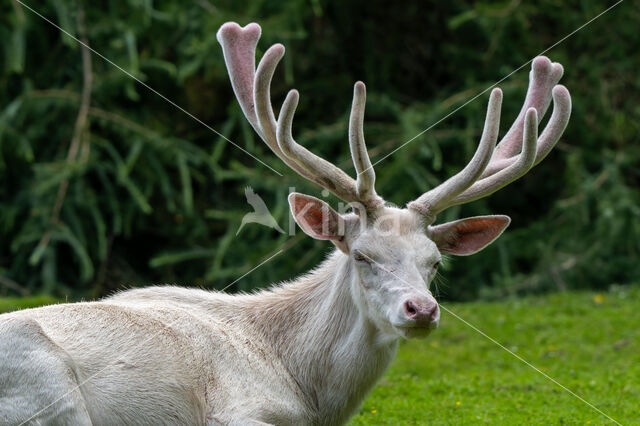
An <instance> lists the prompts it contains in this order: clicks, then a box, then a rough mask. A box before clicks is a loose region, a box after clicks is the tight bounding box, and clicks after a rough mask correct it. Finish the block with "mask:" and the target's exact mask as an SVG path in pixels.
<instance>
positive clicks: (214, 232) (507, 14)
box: [0, 0, 640, 299]
mask: <svg viewBox="0 0 640 426" xmlns="http://www.w3.org/2000/svg"><path fill="white" fill-rule="evenodd" d="M27 4H29V5H30V6H32V7H34V8H36V9H37V10H38V12H39V13H42V14H43V15H44V16H46V17H48V18H50V19H51V20H52V21H54V22H55V23H56V24H57V25H60V26H61V27H62V28H63V29H64V30H66V31H68V32H69V33H71V34H72V35H73V36H75V37H82V28H81V26H80V27H79V24H78V22H79V20H78V10H79V7H80V6H81V4H80V3H77V2H76V1H70V2H63V1H58V0H48V1H44V2H37V3H36V2H29V3H27ZM611 4H613V2H607V4H604V3H603V2H595V1H580V2H577V1H575V2H557V1H551V0H549V1H544V2H510V3H506V2H488V1H482V2H468V1H451V2H418V1H415V2H403V3H402V7H397V6H393V7H392V6H391V5H390V4H389V3H388V2H376V1H374V2H371V1H369V2H364V1H352V2H338V1H325V0H312V1H302V0H296V1H288V2H273V1H266V0H264V1H255V0H254V1H237V0H236V1H222V2H216V3H215V4H214V3H211V2H209V1H208V0H200V1H196V2H193V3H188V2H187V3H184V2H174V1H158V2H150V1H144V2H143V1H134V0H129V1H108V2H103V3H102V4H101V5H100V6H96V5H95V4H94V3H86V4H85V5H84V6H83V10H84V12H85V15H86V17H85V22H86V36H87V38H88V40H89V44H90V45H91V46H92V47H93V48H94V49H96V50H97V51H98V52H100V53H101V54H103V55H104V56H105V57H107V58H109V59H110V60H112V61H113V62H115V63H116V64H118V65H119V66H121V67H122V68H123V69H124V70H126V71H127V72H128V73H130V74H132V75H134V76H135V77H136V78H138V79H140V80H141V81H143V82H144V83H145V84H147V85H149V86H151V87H153V88H154V89H156V90H158V91H159V92H160V93H162V95H164V96H166V97H167V98H168V99H171V100H172V101H174V102H175V103H176V104H178V105H180V106H181V107H183V108H184V109H185V110H187V111H189V112H190V113H191V114H193V115H194V116H195V117H197V118H198V119H199V120H202V121H203V122H204V123H207V124H208V125H210V126H211V127H213V128H215V129H216V130H217V131H219V132H220V133H222V134H223V135H225V136H226V137H228V138H229V139H231V140H232V141H233V142H234V143H236V144H238V145H239V146H241V147H243V148H244V149H246V150H247V151H249V152H251V153H253V154H254V155H256V156H257V157H258V158H260V159H261V160H263V161H265V162H266V163H267V164H269V165H270V166H271V167H273V168H275V169H276V170H279V171H280V172H282V173H283V174H284V175H285V176H284V177H279V176H277V175H276V174H275V173H273V172H272V171H271V170H269V169H268V168H266V167H264V166H262V165H260V164H259V163H257V162H256V161H255V160H254V159H252V158H251V157H250V156H248V155H247V154H245V153H243V152H242V151H241V150H239V149H237V148H236V147H234V146H233V145H232V144H230V143H229V142H227V141H225V140H224V138H222V137H220V136H218V135H216V134H215V133H213V132H211V131H210V130H209V129H207V128H206V127H205V126H203V125H202V124H200V123H198V122H197V121H196V120H194V119H193V118H191V117H189V116H188V115H186V114H185V113H183V112H181V111H180V110H178V109H177V108H176V107H175V106H172V105H171V104H170V103H168V102H167V101H166V100H164V99H162V98H161V97H159V96H158V95H156V94H154V93H152V92H151V91H149V90H148V89H147V88H145V87H143V86H142V85H140V84H138V83H136V82H135V81H134V80H133V79H132V78H130V77H129V76H127V75H126V74H124V73H123V72H122V71H121V70H118V69H117V68H115V67H114V66H112V65H111V64H109V63H107V62H105V61H104V60H103V59H101V58H99V57H98V56H96V55H91V60H92V75H93V82H92V85H91V104H90V105H91V108H90V109H89V111H88V116H87V121H88V123H89V126H88V130H86V131H85V132H80V142H81V143H80V145H79V146H80V148H79V151H78V154H77V156H76V157H75V159H73V160H72V161H70V162H68V161H67V160H66V158H67V155H68V150H69V147H70V144H71V140H72V138H73V137H74V128H75V126H76V120H77V117H78V115H79V109H80V105H81V96H82V91H83V65H82V60H81V48H80V47H79V45H78V43H77V42H75V41H74V40H72V39H71V38H69V37H68V36H66V35H64V34H62V33H61V32H60V31H58V30H57V29H55V28H54V27H52V26H51V25H49V24H47V23H46V22H45V21H43V20H42V19H40V18H38V17H37V16H36V15H34V14H33V13H32V12H31V11H29V10H28V9H26V8H24V7H22V6H21V5H20V4H19V3H17V2H15V1H10V2H4V3H2V4H1V5H0V39H1V40H3V41H2V43H0V50H1V51H0V277H4V278H6V279H10V280H11V282H12V283H18V284H19V285H20V286H21V287H22V288H23V289H25V290H26V291H29V292H31V293H45V294H51V295H54V296H57V297H64V296H71V297H74V298H79V297H94V296H99V295H104V294H108V293H109V292H112V291H114V290H117V289H122V288H126V287H129V286H138V285H148V284H149V283H163V282H170V283H178V284H183V285H198V286H204V287H207V288H218V289H220V288H223V287H225V286H227V285H228V284H229V283H232V282H233V281H234V280H236V279H237V278H238V277H240V276H242V275H243V274H245V273H247V272H249V271H250V270H252V269H253V268H254V267H255V266H256V265H258V264H259V263H260V262H261V261H262V260H264V259H266V258H268V257H269V256H271V255H272V254H274V253H276V252H278V250H280V249H281V248H282V246H283V245H284V248H285V252H284V253H282V254H280V255H278V256H276V257H275V258H274V259H273V260H272V261H270V262H268V263H266V264H265V265H263V266H261V267H259V268H258V269H256V270H255V271H254V272H252V273H251V274H249V275H248V276H247V277H246V278H244V279H242V280H240V281H238V282H237V283H235V284H234V285H233V286H232V287H231V289H232V290H249V289H252V288H255V287H260V286H265V285H267V284H268V283H270V282H273V281H277V280H282V279H287V278H291V277H293V276H295V275H297V274H299V273H302V272H304V271H305V270H308V269H310V268H311V267H312V266H313V265H315V264H317V263H318V261H319V260H320V259H321V258H322V257H323V256H324V254H325V253H327V252H328V251H329V250H330V247H329V245H328V244H327V243H326V242H318V241H312V240H311V239H309V238H307V237H305V236H304V235H302V234H301V233H300V232H297V234H296V236H295V237H292V238H290V237H289V236H286V235H282V234H278V233H277V232H275V231H272V230H269V229H268V228H265V227H261V226H259V225H255V224H250V225H247V226H246V227H245V228H244V229H243V230H242V232H241V233H240V234H239V235H238V236H237V237H236V235H235V234H236V231H237V229H238V227H239V225H240V220H241V218H242V216H243V215H244V214H245V213H247V212H249V211H251V208H250V206H248V205H247V204H246V200H245V197H244V187H245V186H247V185H250V186H252V187H253V188H254V190H255V191H256V192H257V193H258V194H259V195H260V196H262V197H263V199H264V200H265V202H266V203H267V205H268V206H269V208H270V209H271V212H272V213H273V214H274V216H275V217H276V219H277V220H278V221H279V223H280V225H281V226H282V227H283V228H284V229H287V228H288V220H289V219H288V208H287V205H286V195H287V193H288V191H289V187H295V188H296V189H297V190H299V191H302V192H307V193H310V194H313V195H318V196H319V191H318V188H316V187H313V186H312V185H311V184H308V183H307V182H305V181H303V180H302V179H300V178H298V177H297V176H296V175H294V173H293V172H291V171H289V170H288V169H287V168H286V167H285V166H283V165H282V164H281V163H280V162H279V160H277V158H275V156H274V155H272V154H271V153H270V151H269V150H268V148H267V147H266V146H264V145H263V144H262V143H261V141H260V140H259V139H258V138H257V137H256V136H255V135H254V134H253V132H252V130H251V128H250V126H249V125H248V124H247V123H246V122H245V120H244V118H243V116H242V114H241V112H240V109H239V107H238V106H237V104H236V102H235V100H234V99H233V98H232V93H231V89H230V84H229V81H228V78H227V76H226V70H225V68H224V64H223V61H222V52H221V49H220V47H219V45H218V43H217V41H216V39H215V33H216V31H217V29H218V27H219V26H220V25H221V24H222V23H223V22H225V21H228V20H234V21H237V22H239V23H241V24H246V23H248V22H250V21H256V22H259V23H260V24H261V25H262V27H263V39H262V41H261V43H260V45H259V50H260V53H261V52H262V51H263V50H264V49H265V48H266V47H268V46H269V45H270V44H272V43H275V42H282V43H284V44H285V45H286V46H287V54H286V55H285V59H284V61H283V63H282V65H281V66H280V69H279V71H278V72H277V74H276V78H275V81H274V85H273V91H272V93H273V97H274V100H275V102H274V103H275V104H276V105H278V104H279V102H281V100H282V99H283V97H284V94H285V93H286V91H287V90H288V89H289V88H291V87H296V88H298V89H299V90H300V92H301V95H302V98H301V104H300V107H299V111H298V114H297V118H296V122H295V132H296V137H297V139H298V140H299V142H300V143H302V144H303V145H305V146H307V147H309V148H310V149H312V150H313V151H314V152H316V153H318V154H320V155H322V156H324V157H325V158H327V159H330V160H331V161H334V162H336V163H337V164H338V165H340V166H342V167H343V168H345V170H346V171H347V172H349V173H353V167H352V165H351V164H350V159H349V156H348V146H347V142H346V133H347V117H348V110H349V106H350V102H351V94H352V84H353V82H354V81H356V80H358V79H362V80H364V81H365V82H366V83H367V85H368V93H369V96H368V103H367V113H366V124H365V131H366V136H367V142H368V146H369V148H370V151H371V155H372V160H373V162H376V161H377V160H379V159H382V158H383V157H385V155H386V154H387V153H389V152H391V151H392V150H393V149H395V148H397V147H399V146H400V145H401V144H403V143H404V142H406V141H408V140H410V139H412V138H414V137H415V136H416V135H417V134H419V133H420V132H422V131H423V130H424V129H426V128H428V127H430V126H432V125H433V124H434V123H436V122H438V121H439V120H440V119H442V118H443V117H445V116H446V115H447V114H449V113H450V112H452V111H454V110H455V109H456V108H458V107H461V106H462V105H463V104H464V103H465V102H466V101H467V100H469V99H471V98H472V97H474V96H475V95H477V94H478V93H480V92H482V91H483V90H485V89H486V88H488V87H489V86H490V85H491V84H492V83H494V82H496V81H498V80H500V79H501V78H502V77H504V76H505V75H507V74H509V73H510V72H511V71H512V70H514V69H515V68H517V67H519V66H520V65H522V64H523V63H525V62H526V61H528V60H530V59H532V58H533V57H534V56H535V55H536V54H538V53H539V52H541V51H542V50H544V49H546V48H547V47H549V46H551V45H553V44H554V43H555V42H556V41H558V40H560V39H561V38H562V37H564V36H565V35H567V34H569V33H570V32H571V31H573V30H574V29H576V28H578V27H579V26H580V25H582V24H583V23H585V22H586V21H587V20H589V19H591V18H592V17H594V16H595V15H597V14H598V13H600V12H601V11H603V10H604V9H605V8H606V7H607V6H608V5H611ZM639 25H640V9H639V7H638V5H637V4H636V3H634V2H624V3H622V4H621V5H620V6H618V7H617V8H615V9H614V10H613V11H611V12H610V13H608V14H606V15H604V16H603V17H601V18H600V19H599V20H597V21H595V22H594V23H592V24H590V25H589V26H587V27H586V28H585V29H583V30H581V31H579V32H578V33H576V34H575V35H573V36H572V37H570V38H569V39H567V40H566V41H564V42H563V43H561V44H559V45H558V46H557V47H554V48H553V49H552V50H550V51H549V52H548V53H547V55H548V56H550V57H551V58H552V59H553V60H555V61H559V62H561V63H563V64H564V65H565V77H564V78H563V80H562V82H563V83H564V84H565V85H567V86H568V87H569V89H570V90H571V93H572V95H573V103H574V113H573V116H572V119H571V122H570V124H569V128H568V129H567V131H566V133H565V136H564V137H563V139H562V140H561V142H560V144H559V146H558V147H557V148H556V149H555V150H554V152H553V153H552V154H551V155H550V156H549V157H548V158H547V159H546V160H545V161H544V162H543V163H542V164H541V165H540V166H538V167H537V168H536V169H534V170H533V171H532V172H530V173H529V174H528V175H527V176H526V177H525V178H523V179H522V180H521V181H519V182H517V183H515V184H512V185H511V186H510V187H509V188H507V189H504V190H503V191H501V192H499V193H496V194H495V195H494V196H492V197H491V198H490V199H487V200H483V201H478V202H475V203H472V204H470V205H468V206H464V207H462V208H452V209H450V210H449V211H447V212H446V213H444V214H443V215H442V217H441V218H439V220H440V221H444V220H450V219H454V218H458V217H460V216H463V215H464V216H468V215H476V214H486V213H503V214H509V215H510V216H512V218H513V219H514V220H513V224H512V226H511V228H510V229H509V230H508V231H507V233H506V234H505V235H504V236H503V237H501V239H500V240H498V242H497V243H495V244H494V245H493V246H491V247H490V248H489V249H487V250H485V251H484V252H482V253H481V254H478V255H476V256H474V257H471V258H464V259H457V260H455V261H454V260H452V261H450V262H448V263H449V265H448V267H447V270H445V271H444V273H443V274H444V275H445V276H446V279H445V280H444V282H441V283H440V284H439V286H438V287H439V292H440V294H441V295H443V296H446V297H449V298H455V299H471V298H475V297H478V296H479V295H482V296H485V297H500V296H502V295H506V294H519V293H528V292H535V291H540V290H547V289H555V288H577V287H580V288H585V287H586V288H605V287H607V286H608V285H609V284H610V283H612V282H617V283H627V282H629V281H630V280H632V279H637V277H638V276H640V262H639V261H638V256H639V255H640V190H639V184H640V168H639V167H640V166H639V161H640V136H639V134H640V132H639V130H640V129H639V127H640V125H639V124H638V123H640V120H639V118H640V107H639V106H638V101H639V100H640V71H638V70H639V68H640V57H639V56H638V54H637V48H638V46H640V35H639V33H638V31H637V28H638V26H639ZM528 69H529V66H528V65H527V66H526V67H524V68H523V69H522V70H520V71H519V72H517V73H516V74H514V75H513V76H511V77H510V78H509V79H507V80H505V81H504V82H502V83H501V84H500V86H501V87H502V88H503V89H504V91H505V102H504V104H505V105H504V107H503V119H502V123H503V125H502V129H503V132H504V131H506V128H507V126H508V124H509V123H510V122H511V121H512V120H513V119H514V118H515V116H516V115H517V112H518V110H519V108H520V105H521V103H522V101H523V98H524V92H525V90H526V84H527V70H528ZM487 97H488V96H487V95H483V96H480V97H479V98H478V99H476V100H474V101H473V102H471V103H469V104H468V105H466V106H464V107H462V108H461V109H460V110H459V111H457V112H455V113H454V114H452V115H451V116H450V117H448V118H447V119H445V120H443V121H442V122H440V123H438V124H437V125H436V126H435V127H433V128H432V129H430V130H429V131H427V132H425V133H424V134H422V135H421V136H419V137H417V138H416V139H415V140H413V141H412V142H410V143H409V144H407V145H406V146H405V147H404V148H402V149H400V150H399V151H398V152H396V153H395V154H393V155H392V156H390V157H388V158H386V159H384V160H383V161H382V162H381V163H380V164H378V165H377V166H376V171H377V175H378V183H377V189H378V192H379V193H380V194H382V195H383V196H385V198H387V199H388V200H389V201H391V202H394V203H397V204H400V205H402V204H404V203H406V202H407V201H410V200H411V199H413V198H415V197H417V196H418V195H419V194H420V193H422V192H424V191H425V190H427V189H428V188H430V187H432V186H433V185H435V184H437V183H438V182H440V181H441V180H442V179H444V178H445V177H447V176H450V175H451V174H453V173H455V172H456V171H457V170H458V169H459V168H460V167H462V166H463V165H464V164H465V161H467V160H468V159H469V158H470V156H471V154H472V153H473V150H474V149H475V144H476V142H477V140H478V139H479V135H480V132H481V130H482V123H483V120H484V113H485V106H486V102H487ZM65 182H68V190H67V191H66V196H65V197H64V202H63V204H62V208H61V209H60V215H59V220H53V221H52V218H53V219H55V212H54V206H55V205H56V200H58V199H60V197H59V195H58V194H59V187H60V186H61V185H65ZM333 201H334V202H335V201H337V200H335V199H333ZM43 236H45V238H44V240H43ZM5 281H6V280H5ZM0 282H2V281H0ZM6 282H8V281H6ZM14 292H15V290H13V289H12V287H11V286H6V285H2V284H0V294H13V293H14Z"/></svg>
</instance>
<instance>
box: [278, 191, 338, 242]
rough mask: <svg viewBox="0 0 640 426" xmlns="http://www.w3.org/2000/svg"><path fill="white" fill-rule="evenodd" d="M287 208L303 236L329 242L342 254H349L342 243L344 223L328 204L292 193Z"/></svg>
mask: <svg viewBox="0 0 640 426" xmlns="http://www.w3.org/2000/svg"><path fill="white" fill-rule="evenodd" d="M289 207H291V214H293V219H294V220H295V221H296V223H297V224H298V226H300V228H301V229H302V230H303V231H304V233H305V234H307V235H308V236H310V237H311V238H315V239H317V240H330V241H331V242H332V243H333V244H335V245H336V247H338V248H339V249H340V250H342V251H343V252H345V253H348V252H349V248H348V246H347V244H346V242H345V241H344V234H345V221H344V219H343V218H342V217H341V216H340V215H339V214H338V212H336V211H335V210H333V209H332V208H331V206H329V204H327V203H325V202H324V201H322V200H319V199H317V198H315V197H312V196H310V195H305V194H300V193H298V192H292V193H291V194H289Z"/></svg>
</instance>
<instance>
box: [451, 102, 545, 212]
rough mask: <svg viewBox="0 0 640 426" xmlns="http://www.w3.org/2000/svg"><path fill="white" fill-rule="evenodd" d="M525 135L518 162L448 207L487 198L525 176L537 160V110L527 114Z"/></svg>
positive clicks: (454, 200)
mask: <svg viewBox="0 0 640 426" xmlns="http://www.w3.org/2000/svg"><path fill="white" fill-rule="evenodd" d="M523 133H524V134H523V146H522V152H521V153H520V155H518V156H517V157H514V158H516V160H515V161H514V162H513V163H512V164H511V165H509V166H508V167H506V168H504V169H502V170H500V171H499V172H497V173H495V174H493V175H491V176H488V177H486V178H484V179H481V180H479V181H477V182H476V183H474V184H473V185H471V187H469V188H468V189H467V190H466V191H464V192H462V193H461V194H460V195H458V196H456V197H455V198H454V199H452V200H451V202H450V203H449V205H448V206H447V207H449V206H455V205H457V204H464V203H468V202H470V201H474V200H477V199H479V198H482V197H485V196H487V195H489V194H492V193H494V192H496V191H497V190H499V189H500V188H503V187H504V186H507V185H508V184H510V183H511V182H513V181H514V180H516V179H519V178H520V177H522V176H523V175H525V174H526V173H527V172H528V171H529V169H530V168H531V167H532V166H533V162H534V161H535V159H536V148H537V140H538V112H537V111H536V109H535V108H529V109H528V110H527V112H526V114H525V118H524V132H523Z"/></svg>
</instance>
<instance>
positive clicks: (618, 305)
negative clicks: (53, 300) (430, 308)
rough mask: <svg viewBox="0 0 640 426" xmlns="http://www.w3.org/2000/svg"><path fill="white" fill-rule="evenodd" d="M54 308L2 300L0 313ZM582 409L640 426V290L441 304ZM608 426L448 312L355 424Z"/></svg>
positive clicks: (398, 364)
mask: <svg viewBox="0 0 640 426" xmlns="http://www.w3.org/2000/svg"><path fill="white" fill-rule="evenodd" d="M48 302H50V301H49V300H46V299H37V298H34V299H11V300H9V299H0V312H2V311H5V310H11V309H15V308H16V307H18V306H20V307H29V306H33V305H38V304H44V303H48ZM444 307H445V308H447V309H449V310H451V311H453V312H454V313H455V314H456V315H458V316H460V317H461V318H463V319H464V320H466V321H468V322H469V323H471V324H473V325H474V326H476V327H477V328H478V329H480V330H482V331H483V332H485V333H486V334H487V335H489V336H491V337H492V338H494V339H495V340H497V341H498V342H500V343H501V344H503V345H504V346H505V347H507V348H509V349H510V350H511V351H513V352H515V353H516V354H518V355H519V356H521V357H523V358H524V359H526V360H527V361H529V362H531V363H532V364H533V365H535V366H536V367H538V368H539V369H540V370H542V371H543V372H544V373H546V374H548V375H549V376H550V377H553V378H554V379H556V380H557V381H558V382H559V383H561V384H562V385H564V386H566V387H568V388H569V389H571V390H572V391H574V392H576V393H577V394H578V395H580V396H581V397H582V398H584V399H585V400H586V401H588V402H589V403H591V404H594V405H595V406H596V407H598V408H599V409H601V410H602V411H604V412H605V413H607V414H608V415H609V416H611V417H613V418H614V419H616V420H617V421H618V422H620V423H622V424H625V425H630V424H640V288H638V287H617V288H616V289H614V290H612V291H611V292H608V293H602V294H596V293H587V292H580V293H558V294H552V295H548V296H542V297H531V298H524V299H517V300H509V301H502V302H499V303H464V304H445V305H444ZM478 423H494V424H508V425H522V424H527V425H528V424H545V425H548V424H592V425H596V424H605V423H613V422H611V421H610V420H608V419H607V418H606V417H604V416H603V415H601V414H599V413H598V412H596V411H595V410H593V409H592V408H590V407H589V406H588V405H586V404H585V403H584V402H582V401H580V400H579V399H577V398H576V397H574V396H572V395H570V394H569V393H567V392H566V391H565V390H563V389H561V388H560V387H559V386H558V385H556V384H554V383H553V382H551V381H550V380H549V379H547V378H545V377H544V376H542V375H541V374H540V373H538V372H536V371H534V370H533V369H531V367H529V366H527V365H525V364H524V363H523V362H522V361H519V360H518V359H516V358H515V357H514V356H513V355H511V354H509V353H508V352H506V351H505V350H504V349H501V348H500V347H498V346H497V345H496V344H495V343H493V342H491V341H489V340H488V339H487V338H486V337H483V336H482V335H480V334H479V333H478V332H477V331H474V330H473V329H471V328H470V327H469V326H467V325H465V324H464V323H462V322H461V321H460V320H458V319H456V318H455V317H454V316H452V315H451V314H450V313H447V312H446V311H445V310H444V309H443V312H442V319H441V323H440V329H438V330H437V331H436V332H435V333H434V334H433V335H432V336H431V337H429V338H428V339H427V340H417V341H407V342H403V343H402V345H401V346H400V350H399V353H398V357H397V358H396V360H395V361H394V362H393V364H392V365H391V368H390V369H389V371H388V372H387V374H386V375H385V376H384V377H383V379H382V380H381V381H380V383H379V384H378V386H377V387H376V388H375V389H374V391H373V392H372V394H371V395H370V396H369V398H367V400H366V401H365V403H364V404H363V406H362V408H361V410H360V413H359V414H358V415H357V416H356V417H355V418H354V419H352V421H351V423H350V424H351V425H370V424H376V425H378V424H389V425H398V424H402V425H405V424H409V425H410V424H455V425H459V424H478Z"/></svg>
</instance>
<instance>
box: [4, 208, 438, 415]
mask: <svg viewBox="0 0 640 426" xmlns="http://www.w3.org/2000/svg"><path fill="white" fill-rule="evenodd" d="M388 210H389V212H390V213H392V214H395V215H397V217H398V221H397V225H398V226H399V227H400V228H399V233H394V234H390V235H386V236H381V235H382V233H381V232H380V231H379V230H375V229H373V228H367V229H366V230H364V231H362V232H361V233H360V232H356V231H354V230H351V231H350V232H356V233H355V234H353V235H352V237H351V238H350V239H349V245H350V246H351V249H352V252H354V251H355V250H362V251H365V250H366V254H367V256H370V257H371V258H373V259H376V263H374V264H372V265H366V264H362V262H357V261H355V260H354V259H353V256H352V255H350V254H345V253H343V252H341V251H339V250H336V251H335V252H334V253H333V254H331V255H330V256H329V258H328V259H327V260H325V261H324V262H323V263H322V264H321V265H320V266H319V267H318V268H317V269H315V270H313V271H311V272H310V273H308V274H307V275H304V276H302V277H300V278H298V279H297V280H295V281H292V282H289V283H284V284H281V285H279V286H276V287H274V288H272V289H270V290H265V291H261V292H258V293H255V294H243V295H229V294H225V293H219V292H209V291H204V290H195V289H185V288H178V287H149V288H145V289H137V290H129V291H125V292H122V293H119V294H117V295H115V296H113V297H110V298H107V299H104V300H102V301H98V302H85V303H74V304H60V305H53V306H47V307H42V308H37V309H28V310H23V311H18V312H13V313H9V314H4V315H1V316H0V413H1V415H0V424H11V425H13V424H18V423H20V422H22V421H25V420H27V419H29V418H30V416H32V415H34V414H36V413H37V412H38V410H41V409H43V408H45V407H47V406H49V404H52V403H53V404H52V405H51V406H50V407H48V408H47V409H45V410H44V411H42V412H40V413H39V414H38V416H37V417H35V418H33V419H32V420H31V421H32V422H33V423H34V424H36V423H49V422H51V423H54V424H96V425H99V424H132V425H135V424H140V425H142V424H154V425H161V424H181V425H186V424H189V425H192V424H193V425H197V424H251V423H252V422H253V423H254V424H260V422H264V423H270V424H279V425H280V424H282V425H284V424H295V425H303V424H326V425H334V424H343V423H345V422H346V421H347V419H348V418H349V417H350V416H351V415H352V414H353V413H354V412H355V411H356V410H357V408H358V406H359V405H360V403H361V401H362V400H363V398H364V397H365V396H366V394H367V393H368V391H369V390H370V389H371V388H372V387H373V386H374V384H375V382H376V380H377V379H378V378H379V377H380V376H381V375H382V373H383V372H384V371H385V369H386V368H387V366H388V365H389V363H390V362H391V360H392V359H393V357H394V355H395V353H396V348H397V342H398V339H399V338H400V337H402V336H405V337H406V336H410V335H411V336H412V335H422V336H424V335H426V334H428V332H429V330H428V329H427V330H415V332H414V330H411V329H410V328H403V326H404V325H406V324H404V323H403V319H402V314H401V312H402V306H403V305H402V304H403V302H404V301H405V300H406V299H407V298H408V297H413V298H416V297H417V298H419V297H422V298H432V296H431V294H430V292H429V290H428V283H429V282H430V281H431V279H432V278H433V275H434V272H433V268H432V266H433V263H434V262H436V261H438V260H439V258H440V255H439V253H438V250H437V248H436V247H435V244H434V243H433V242H432V241H430V240H429V239H428V238H427V237H426V236H425V235H426V234H425V231H424V227H423V224H422V223H421V220H420V217H419V216H418V215H417V214H415V213H412V212H410V211H407V210H398V209H388ZM63 395H64V396H63ZM61 397H62V398H61ZM54 402H55V403H54Z"/></svg>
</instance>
